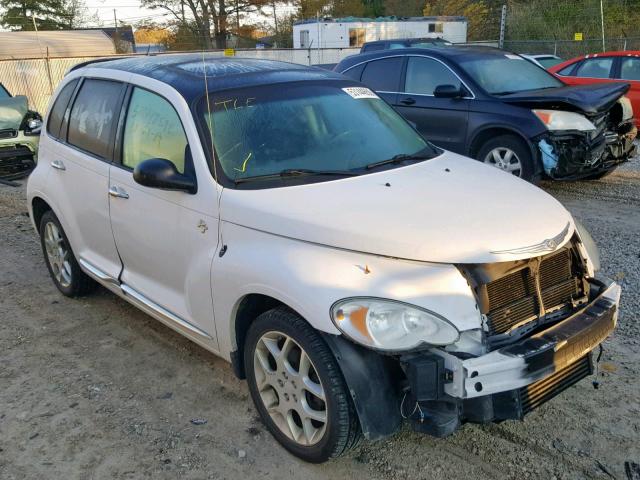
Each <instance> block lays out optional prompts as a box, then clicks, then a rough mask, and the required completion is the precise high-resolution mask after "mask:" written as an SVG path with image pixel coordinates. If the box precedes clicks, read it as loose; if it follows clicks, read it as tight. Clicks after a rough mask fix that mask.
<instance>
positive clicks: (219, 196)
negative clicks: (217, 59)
mask: <svg viewBox="0 0 640 480" xmlns="http://www.w3.org/2000/svg"><path fill="white" fill-rule="evenodd" d="M202 73H203V75H204V92H205V98H206V99H207V126H208V127H209V138H210V139H211V155H212V157H213V158H212V160H213V177H214V178H215V180H216V203H217V206H218V232H219V234H220V244H221V245H224V240H223V239H222V201H221V199H222V189H223V187H222V185H221V184H220V182H219V181H218V167H217V164H218V162H216V153H215V145H214V143H213V126H212V124H211V100H210V99H209V80H208V78H207V64H206V63H205V58H204V50H202Z"/></svg>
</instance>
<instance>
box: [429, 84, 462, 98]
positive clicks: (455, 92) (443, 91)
mask: <svg viewBox="0 0 640 480" xmlns="http://www.w3.org/2000/svg"><path fill="white" fill-rule="evenodd" d="M464 94H465V91H464V90H463V89H462V88H461V87H456V86H455V85H438V86H437V87H436V89H435V90H434V91H433V96H434V97H436V98H460V97H464Z"/></svg>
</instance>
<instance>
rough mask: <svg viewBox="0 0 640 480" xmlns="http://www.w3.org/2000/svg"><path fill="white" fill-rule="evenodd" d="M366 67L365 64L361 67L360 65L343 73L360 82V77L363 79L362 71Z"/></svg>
mask: <svg viewBox="0 0 640 480" xmlns="http://www.w3.org/2000/svg"><path fill="white" fill-rule="evenodd" d="M365 65H366V64H364V63H363V64H361V65H358V66H357V67H353V68H350V69H349V70H347V71H346V72H342V74H343V75H345V76H347V77H349V78H353V79H354V80H356V81H358V82H359V81H360V77H362V71H363V70H364V66H365Z"/></svg>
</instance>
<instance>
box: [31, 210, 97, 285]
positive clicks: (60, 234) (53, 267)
mask: <svg viewBox="0 0 640 480" xmlns="http://www.w3.org/2000/svg"><path fill="white" fill-rule="evenodd" d="M39 230H40V244H41V245H42V253H43V254H44V259H45V263H46V264H47V269H48V270H49V274H50V275H51V279H52V280H53V283H54V284H55V286H56V287H57V288H58V290H60V292H61V293H62V294H63V295H65V296H67V297H79V296H82V295H86V294H88V293H90V292H92V291H94V290H95V289H96V287H97V286H98V284H97V283H96V282H94V281H93V279H91V278H90V277H89V276H88V275H87V274H86V273H84V272H83V271H82V269H81V268H80V265H78V261H77V260H76V257H75V255H74V254H73V251H72V250H71V244H70V243H69V239H68V238H67V235H66V234H65V233H64V229H63V228H62V225H61V224H60V221H59V220H58V217H56V215H55V214H54V213H53V212H52V211H51V210H49V211H47V212H45V214H44V215H42V218H41V219H40V228H39Z"/></svg>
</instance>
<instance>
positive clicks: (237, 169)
mask: <svg viewBox="0 0 640 480" xmlns="http://www.w3.org/2000/svg"><path fill="white" fill-rule="evenodd" d="M252 154H253V152H249V155H247V158H245V159H244V162H242V169H240V168H235V167H234V170H236V171H237V172H240V173H244V172H246V171H247V162H248V161H249V159H250V158H251V155H252Z"/></svg>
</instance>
